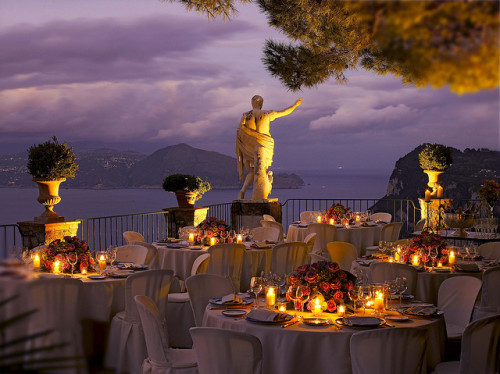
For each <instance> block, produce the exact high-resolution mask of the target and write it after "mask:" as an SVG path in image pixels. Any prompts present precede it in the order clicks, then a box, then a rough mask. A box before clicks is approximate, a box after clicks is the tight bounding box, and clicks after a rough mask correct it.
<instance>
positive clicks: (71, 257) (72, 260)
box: [66, 253, 78, 276]
mask: <svg viewBox="0 0 500 374" xmlns="http://www.w3.org/2000/svg"><path fill="white" fill-rule="evenodd" d="M66 261H68V264H70V265H71V276H73V272H74V271H75V265H76V263H77V262H78V256H77V255H76V253H68V254H67V255H66Z"/></svg>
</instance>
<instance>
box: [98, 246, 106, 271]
mask: <svg viewBox="0 0 500 374" xmlns="http://www.w3.org/2000/svg"><path fill="white" fill-rule="evenodd" d="M96 262H97V267H98V269H99V273H103V272H104V271H105V270H106V252H105V251H99V252H97V255H96Z"/></svg>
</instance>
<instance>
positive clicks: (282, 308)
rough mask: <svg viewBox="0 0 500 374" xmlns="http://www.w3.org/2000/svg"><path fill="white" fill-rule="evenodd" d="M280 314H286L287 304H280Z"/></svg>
mask: <svg viewBox="0 0 500 374" xmlns="http://www.w3.org/2000/svg"><path fill="white" fill-rule="evenodd" d="M278 312H281V313H284V312H286V303H281V302H280V303H278Z"/></svg>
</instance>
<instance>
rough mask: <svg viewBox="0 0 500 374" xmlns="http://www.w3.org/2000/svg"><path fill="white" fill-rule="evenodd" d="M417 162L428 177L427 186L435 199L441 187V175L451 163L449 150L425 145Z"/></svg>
mask: <svg viewBox="0 0 500 374" xmlns="http://www.w3.org/2000/svg"><path fill="white" fill-rule="evenodd" d="M418 161H419V163H420V167H421V168H422V169H423V171H424V173H426V174H427V176H428V177H429V182H428V183H427V185H428V186H429V187H431V188H432V196H433V197H436V196H437V195H438V192H437V190H438V188H439V187H441V174H443V173H444V172H445V171H446V170H447V169H448V168H449V167H450V165H451V164H452V163H453V155H452V152H451V148H450V147H447V146H445V145H442V144H429V143H427V144H425V147H424V149H423V150H422V151H421V152H420V153H419V154H418ZM437 197H440V198H441V197H442V196H437Z"/></svg>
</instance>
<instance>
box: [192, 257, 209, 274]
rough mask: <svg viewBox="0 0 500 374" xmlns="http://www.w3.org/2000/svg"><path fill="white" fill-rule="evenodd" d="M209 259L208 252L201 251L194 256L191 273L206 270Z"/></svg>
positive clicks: (201, 272) (199, 272) (200, 272)
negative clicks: (199, 254)
mask: <svg viewBox="0 0 500 374" xmlns="http://www.w3.org/2000/svg"><path fill="white" fill-rule="evenodd" d="M209 261H210V253H203V254H202V255H201V256H198V257H196V260H194V262H193V266H192V268H191V275H196V274H203V273H205V272H206V271H207V267H208V263H209Z"/></svg>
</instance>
